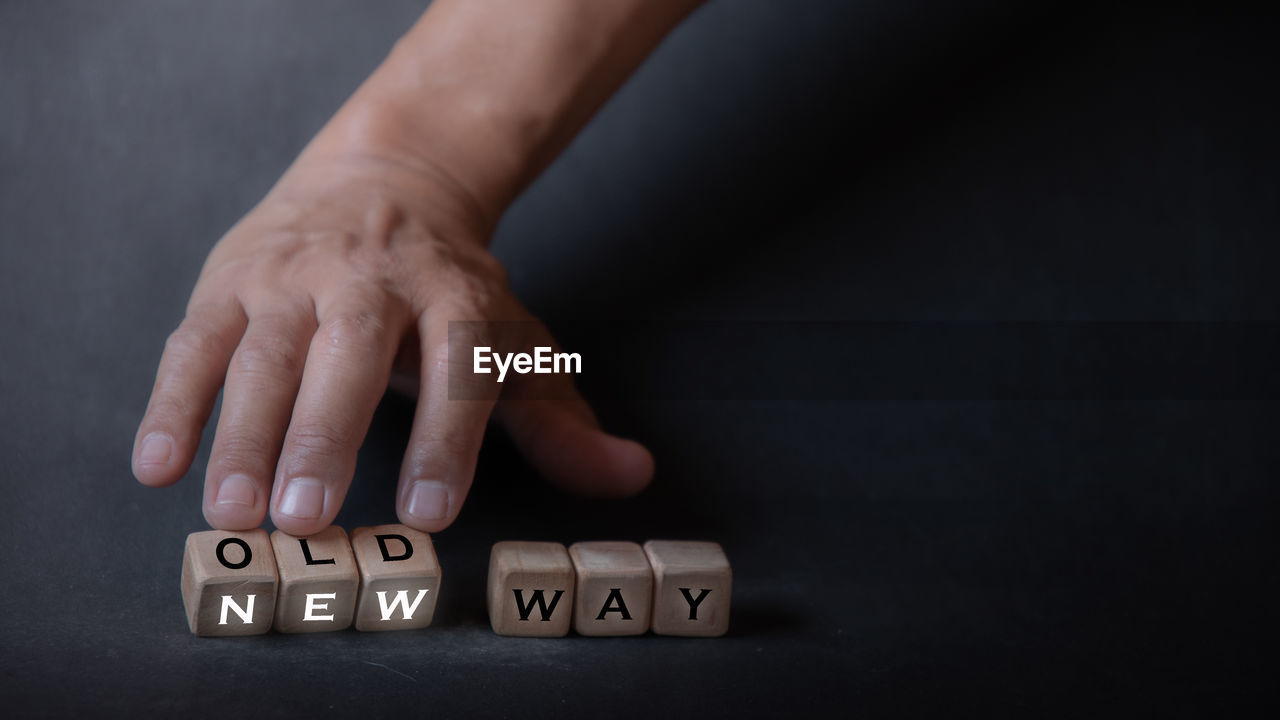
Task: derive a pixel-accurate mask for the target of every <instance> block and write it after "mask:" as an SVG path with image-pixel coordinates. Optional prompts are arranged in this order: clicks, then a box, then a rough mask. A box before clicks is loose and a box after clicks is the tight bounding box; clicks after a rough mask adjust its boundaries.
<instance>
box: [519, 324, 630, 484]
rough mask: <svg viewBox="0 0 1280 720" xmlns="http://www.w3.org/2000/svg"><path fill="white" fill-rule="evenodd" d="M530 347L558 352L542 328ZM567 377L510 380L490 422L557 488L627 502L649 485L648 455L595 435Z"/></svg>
mask: <svg viewBox="0 0 1280 720" xmlns="http://www.w3.org/2000/svg"><path fill="white" fill-rule="evenodd" d="M534 327H535V331H534V337H533V340H532V343H531V344H532V345H533V346H546V347H551V348H557V345H556V344H555V341H554V339H552V337H551V334H550V333H549V332H548V331H547V330H546V328H545V327H544V326H542V324H541V323H538V324H537V325H536V326H534ZM571 378H572V376H571V375H568V374H549V375H517V376H515V377H514V378H509V379H508V380H507V383H508V384H509V385H510V387H507V388H505V389H504V390H503V394H502V399H501V400H500V401H499V402H498V407H497V408H496V410H495V413H494V417H495V418H496V419H497V420H498V422H499V423H501V424H502V426H503V427H504V428H505V429H506V431H507V433H508V434H509V435H510V436H511V439H512V440H513V441H514V442H515V444H516V446H517V447H518V448H519V449H520V452H521V454H522V455H524V457H525V459H526V460H527V461H528V462H529V464H530V465H532V466H533V467H534V468H535V469H536V470H537V471H538V472H539V473H540V474H541V475H542V476H543V477H545V478H547V480H549V481H550V482H551V483H552V484H554V485H556V486H557V487H559V488H561V489H563V490H568V491H570V492H575V493H578V494H581V495H589V496H595V497H604V498H625V497H631V496H632V495H635V494H636V493H638V492H640V491H641V490H643V489H644V488H645V487H646V486H648V484H649V482H650V481H651V480H652V479H653V455H652V454H650V452H649V450H648V449H647V448H645V447H644V446H643V445H641V444H640V443H638V442H636V441H634V440H627V439H625V438H620V437H616V436H614V435H610V434H608V433H606V432H604V431H603V430H601V429H600V425H599V423H597V422H596V417H595V413H593V412H592V411H591V407H590V406H589V405H588V404H587V401H586V400H584V399H583V397H582V395H581V394H579V393H578V391H577V389H576V388H575V387H574V386H573V380H572V379H571Z"/></svg>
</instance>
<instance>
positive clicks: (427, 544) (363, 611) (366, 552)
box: [351, 525, 440, 631]
mask: <svg viewBox="0 0 1280 720" xmlns="http://www.w3.org/2000/svg"><path fill="white" fill-rule="evenodd" d="M351 548H352V549H353V550H354V551H355V555H356V562H357V563H358V564H359V565H360V597H359V600H358V601H357V602H356V629H357V630H364V631H370V630H414V629H417V628H424V627H426V626H428V625H430V624H431V618H432V616H433V615H435V611H436V596H437V595H438V594H439V592H440V561H439V560H437V559H436V551H435V548H434V547H433V546H432V545H431V538H430V537H428V536H427V534H426V533H424V532H418V531H417V530H414V529H412V528H408V527H405V526H404V525H379V526H377V527H368V528H356V529H355V530H353V531H351Z"/></svg>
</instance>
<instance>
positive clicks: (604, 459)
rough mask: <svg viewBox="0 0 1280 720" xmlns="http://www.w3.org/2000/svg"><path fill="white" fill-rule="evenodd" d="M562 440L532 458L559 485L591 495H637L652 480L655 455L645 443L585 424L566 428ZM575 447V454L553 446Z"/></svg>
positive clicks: (605, 497)
mask: <svg viewBox="0 0 1280 720" xmlns="http://www.w3.org/2000/svg"><path fill="white" fill-rule="evenodd" d="M562 433H563V437H561V438H560V441H559V442H555V443H553V444H551V445H547V446H543V448H542V449H541V451H540V452H537V453H536V454H535V457H534V458H532V459H533V462H534V464H535V465H536V466H537V467H538V469H539V470H540V471H541V472H542V473H543V475H545V476H546V477H547V479H548V480H550V481H551V483H552V484H554V485H555V486H556V487H559V488H560V489H562V490H566V491H568V492H572V493H576V494H579V495H586V496H588V497H596V498H603V499H613V500H622V499H626V498H629V497H634V496H635V495H637V494H639V493H640V492H641V491H642V490H644V489H645V488H646V487H648V486H649V483H650V482H651V481H652V480H653V473H654V461H653V454H652V453H650V452H649V449H648V448H646V447H645V446H644V445H641V444H640V443H638V442H636V441H634V440H628V439H626V438H620V437H616V436H613V435H610V434H608V433H605V432H603V431H601V430H596V429H592V428H587V427H585V426H576V427H572V426H571V427H565V428H563V430H562ZM556 447H560V448H564V447H574V448H576V452H575V453H573V454H569V453H563V452H558V451H555V450H554V449H553V448H556Z"/></svg>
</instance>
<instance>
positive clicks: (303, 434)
mask: <svg viewBox="0 0 1280 720" xmlns="http://www.w3.org/2000/svg"><path fill="white" fill-rule="evenodd" d="M351 439H352V438H351V436H350V433H349V432H347V431H344V430H343V429H342V428H341V427H339V426H337V425H335V424H334V423H332V422H326V421H324V420H320V419H315V420H309V421H307V422H304V423H300V424H299V425H297V426H296V427H294V428H293V429H292V430H290V431H289V443H290V446H291V448H292V449H293V451H294V452H297V453H300V454H302V455H318V456H321V457H333V456H337V455H340V454H341V453H342V452H343V451H344V449H345V448H347V447H348V446H349V445H350V444H351Z"/></svg>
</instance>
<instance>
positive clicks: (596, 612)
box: [569, 541, 653, 636]
mask: <svg viewBox="0 0 1280 720" xmlns="http://www.w3.org/2000/svg"><path fill="white" fill-rule="evenodd" d="M569 559H570V560H572V561H573V569H574V573H575V576H576V577H575V583H576V589H575V591H574V601H573V629H574V631H575V632H577V633H578V634H579V635H590V636H606V635H643V634H644V633H646V632H648V631H649V609H650V606H651V604H652V601H653V570H651V569H650V567H649V559H648V558H647V557H646V556H645V553H644V549H643V548H641V547H640V546H639V545H638V544H636V543H633V542H612V541H597V542H580V543H574V544H573V545H570V546H569Z"/></svg>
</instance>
